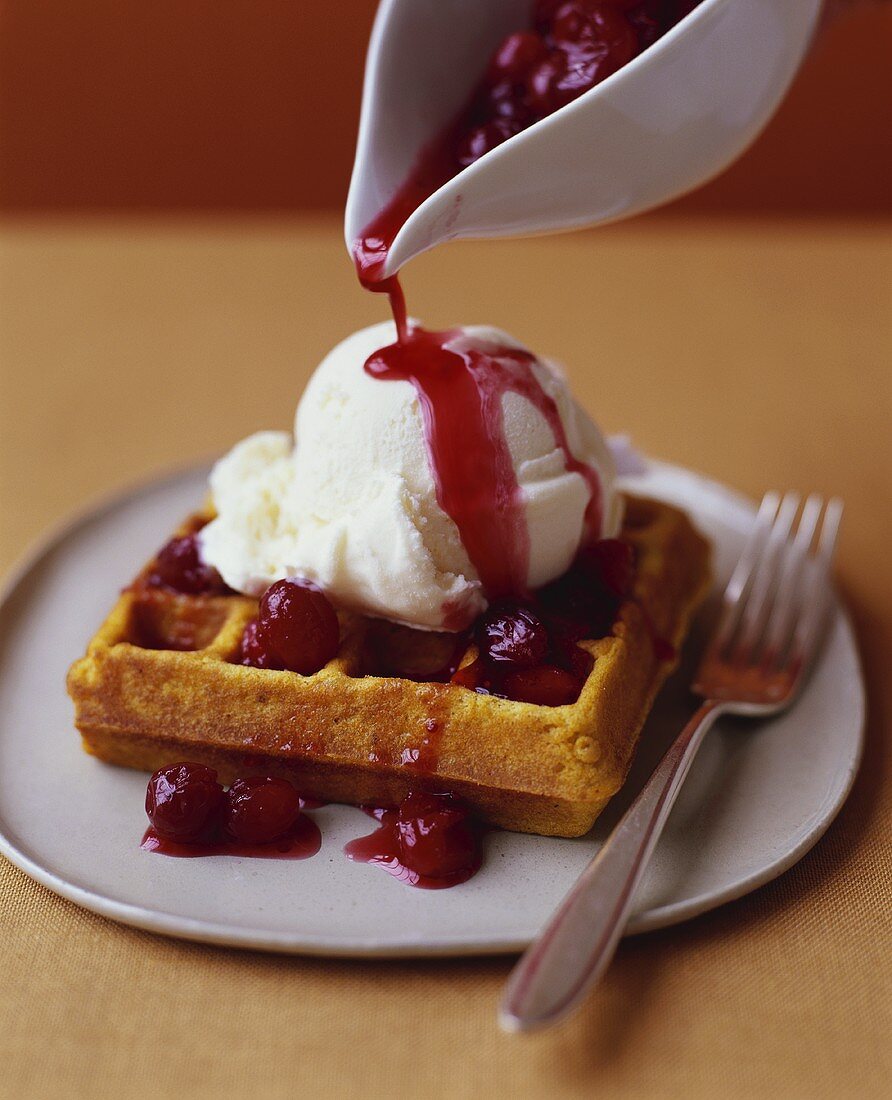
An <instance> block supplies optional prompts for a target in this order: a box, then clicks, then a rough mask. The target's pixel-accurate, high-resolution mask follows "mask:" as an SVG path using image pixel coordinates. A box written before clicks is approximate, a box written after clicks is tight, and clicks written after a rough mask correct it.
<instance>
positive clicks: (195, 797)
mask: <svg viewBox="0 0 892 1100" xmlns="http://www.w3.org/2000/svg"><path fill="white" fill-rule="evenodd" d="M224 804H225V795H224V793H223V788H222V787H221V786H220V784H219V783H218V782H217V773H216V772H215V771H214V769H213V768H206V767H205V766H204V765H203V764H191V763H189V762H184V763H181V764H170V765H168V767H166V768H160V769H159V770H158V771H156V772H155V774H154V775H153V776H152V778H151V779H150V780H149V785H148V787H147V788H146V813H147V814H148V817H149V821H151V823H152V827H153V828H154V830H155V832H156V833H158V835H159V836H162V837H164V838H165V839H167V840H176V841H179V842H180V843H185V844H189V843H196V842H199V841H203V840H207V839H210V838H211V837H212V836H213V834H214V833H215V832H216V831H217V829H218V828H219V826H220V823H221V820H222V815H223V808H224Z"/></svg>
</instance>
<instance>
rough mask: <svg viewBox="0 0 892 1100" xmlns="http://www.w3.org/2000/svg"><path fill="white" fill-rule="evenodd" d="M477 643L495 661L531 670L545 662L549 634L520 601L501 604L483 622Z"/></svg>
mask: <svg viewBox="0 0 892 1100" xmlns="http://www.w3.org/2000/svg"><path fill="white" fill-rule="evenodd" d="M477 642H478V645H479V646H480V649H481V651H482V652H483V653H484V654H485V655H486V657H488V658H489V659H490V660H491V661H499V662H502V661H504V662H506V663H509V664H512V665H516V666H518V667H519V668H530V667H531V666H533V665H538V664H541V663H542V661H543V660H544V659H545V654H546V652H547V650H548V631H547V630H546V629H545V625H544V624H543V622H542V620H541V619H540V618H539V617H538V615H536V614H535V612H533V611H531V610H530V609H529V608H528V607H524V605H523V604H521V603H518V602H517V601H516V600H501V601H499V602H498V603H495V604H493V605H492V606H491V607H490V608H489V609H488V610H487V611H485V612H484V613H483V615H482V616H481V618H480V619H479V621H478V626H477Z"/></svg>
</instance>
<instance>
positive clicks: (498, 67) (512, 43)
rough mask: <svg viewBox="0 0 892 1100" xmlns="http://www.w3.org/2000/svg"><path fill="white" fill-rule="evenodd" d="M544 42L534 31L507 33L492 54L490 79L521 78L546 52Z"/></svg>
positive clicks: (512, 79)
mask: <svg viewBox="0 0 892 1100" xmlns="http://www.w3.org/2000/svg"><path fill="white" fill-rule="evenodd" d="M546 49H547V48H546V46H545V43H544V42H543V41H542V38H541V36H540V35H538V34H536V32H535V31H515V32H514V34H509V35H508V37H507V38H506V39H505V40H504V41H503V42H502V44H501V46H499V48H498V49H497V50H496V52H495V53H494V54H493V58H492V61H491V62H490V79H491V80H492V81H493V83H495V81H497V80H511V81H520V80H522V79H523V78H524V77H525V76H526V74H527V73H528V72H529V70H530V69H531V68H532V66H533V65H535V63H536V62H537V61H539V60H540V58H542V57H543V56H544V55H545V53H546Z"/></svg>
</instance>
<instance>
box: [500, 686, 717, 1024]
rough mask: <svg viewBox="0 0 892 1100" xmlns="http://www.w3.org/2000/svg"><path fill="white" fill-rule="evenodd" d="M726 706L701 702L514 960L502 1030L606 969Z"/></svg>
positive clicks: (572, 998)
mask: <svg viewBox="0 0 892 1100" xmlns="http://www.w3.org/2000/svg"><path fill="white" fill-rule="evenodd" d="M723 709H724V708H723V706H722V704H721V703H717V702H715V701H713V700H707V701H706V702H705V703H703V704H702V705H701V706H700V708H699V709H698V710H697V712H696V714H694V716H693V717H692V718H691V720H690V721H689V722H688V724H687V725H686V726H685V728H684V729H683V730H682V732H681V733H680V734H679V735H678V737H677V738H676V739H675V741H674V742H673V744H672V746H671V748H670V749H669V750H668V752H667V753H666V755H665V756H664V757H663V759H662V760H661V761H660V763H659V764H658V765H657V768H656V770H655V771H654V773H653V775H652V776H651V777H650V779H649V780H648V781H647V783H646V784H645V785H644V788H643V789H642V791H641V793H640V794H639V795H638V797H637V798H636V799H635V801H634V802H633V803H632V805H631V806H630V807H629V809H628V810H627V811H626V812H625V814H624V815H623V817H622V818H621V819H620V821H619V823H618V824H617V825H616V827H615V828H614V830H613V832H612V833H611V834H610V836H609V837H608V838H607V841H606V842H605V844H604V846H603V847H602V848H601V850H600V851H599V852H598V854H597V856H595V858H594V859H593V860H592V862H591V863H590V864H589V865H588V867H586V869H585V871H583V873H582V875H581V876H580V878H579V879H578V881H577V882H576V884H575V885H574V886H573V889H572V890H571V891H570V893H569V894H567V896H566V897H565V898H564V900H563V902H562V903H561V905H560V907H559V908H558V910H557V911H556V912H555V914H554V916H553V917H552V918H551V920H550V921H549V922H548V924H547V925H546V926H545V928H544V929H543V930H542V931H541V932H540V933H539V935H538V937H537V938H536V940H535V941H534V942H533V943H532V944H531V946H530V947H529V948H528V949H527V950H526V952H525V953H524V955H523V956H522V958H521V959H520V961H519V962H518V964H517V965H516V966H515V968H514V970H513V971H512V973H511V977H510V978H509V979H508V985H507V987H506V989H505V996H504V998H503V1000H502V1006H501V1011H500V1014H499V1019H500V1022H501V1024H502V1027H504V1028H505V1029H506V1030H508V1031H532V1030H534V1029H538V1028H543V1027H547V1026H548V1025H550V1024H552V1023H556V1022H557V1021H558V1020H560V1019H561V1018H562V1017H564V1016H566V1015H567V1014H568V1013H569V1012H571V1011H572V1010H573V1009H574V1008H575V1007H576V1006H577V1005H578V1004H579V1003H580V1002H581V1001H582V1000H583V998H584V997H585V996H586V994H587V993H588V992H589V990H590V989H591V988H592V986H593V985H594V984H595V983H596V982H597V981H598V979H599V978H600V977H601V975H602V974H603V973H604V971H605V970H606V969H607V966H608V964H609V963H610V960H611V959H612V958H613V954H614V952H615V951H616V947H617V944H618V943H619V940H620V937H621V936H622V934H623V930H624V928H625V926H626V921H627V919H628V916H629V910H630V909H631V907H632V902H633V900H634V894H635V888H636V887H637V885H638V883H639V882H640V881H641V877H642V875H643V874H644V870H645V868H646V867H647V863H648V861H649V859H650V857H651V855H652V853H653V850H654V848H655V847H656V843H657V841H658V840H659V838H660V833H662V831H663V826H664V825H665V824H666V819H667V818H668V817H669V811H670V810H671V809H672V806H673V804H674V802H675V799H676V797H677V795H678V792H679V790H680V789H681V785H682V783H683V782H684V780H685V777H686V776H687V774H688V771H689V770H690V767H691V764H692V763H693V760H694V757H695V755H696V753H697V749H699V748H700V745H701V744H702V742H703V738H704V737H705V736H706V734H707V732H708V731H709V728H710V727H711V726H712V724H713V722H714V721H715V720H716V718H717V717H718V716H719V714H720V713H721V711H722V710H723Z"/></svg>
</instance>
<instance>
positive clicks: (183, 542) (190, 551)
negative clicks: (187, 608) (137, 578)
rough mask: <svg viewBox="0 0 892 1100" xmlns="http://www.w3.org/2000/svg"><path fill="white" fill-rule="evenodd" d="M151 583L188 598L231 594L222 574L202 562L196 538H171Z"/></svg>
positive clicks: (158, 558) (152, 575)
mask: <svg viewBox="0 0 892 1100" xmlns="http://www.w3.org/2000/svg"><path fill="white" fill-rule="evenodd" d="M148 583H149V585H151V586H152V587H155V588H158V587H163V588H172V589H173V590H174V591H175V592H185V593H187V594H189V595H200V594H209V593H223V592H228V591H229V589H227V587H226V585H225V584H224V583H223V579H222V577H221V576H220V574H219V573H218V572H217V570H216V569H214V567H213V566H212V565H206V564H205V563H204V562H203V561H202V560H201V553H200V550H199V546H198V539H197V538H196V536H195V535H182V536H181V537H180V538H174V539H171V540H170V542H168V543H166V544H165V545H164V546H162V548H161V549H160V550H159V551H158V555H157V557H156V558H155V564H154V568H153V569H152V572H151V573H150V574H149V578H148Z"/></svg>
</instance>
